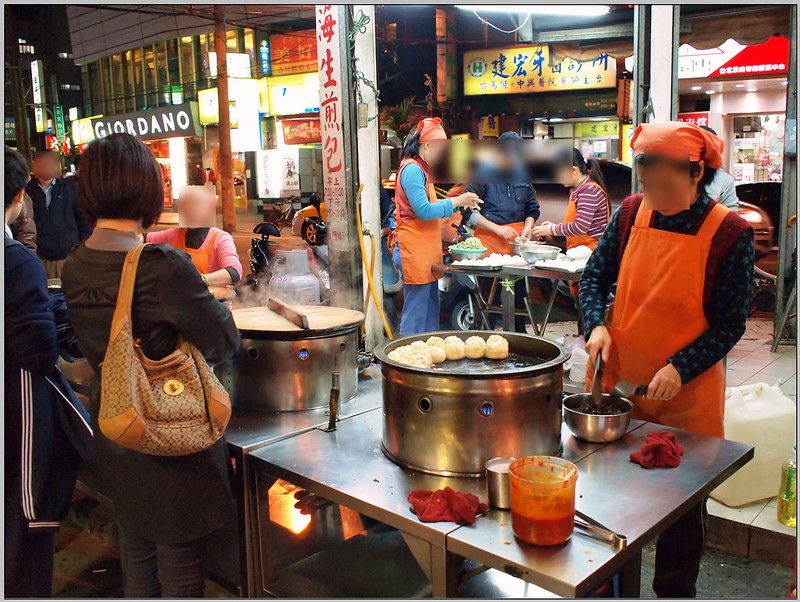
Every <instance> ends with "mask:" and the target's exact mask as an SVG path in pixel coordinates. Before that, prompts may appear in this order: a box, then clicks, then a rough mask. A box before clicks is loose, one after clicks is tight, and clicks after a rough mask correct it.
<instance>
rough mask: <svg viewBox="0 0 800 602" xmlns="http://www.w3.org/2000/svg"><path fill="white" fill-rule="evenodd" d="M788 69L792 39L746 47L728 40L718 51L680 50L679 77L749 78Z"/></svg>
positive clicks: (774, 39) (686, 47)
mask: <svg viewBox="0 0 800 602" xmlns="http://www.w3.org/2000/svg"><path fill="white" fill-rule="evenodd" d="M788 69H789V40H788V39H787V38H782V37H780V36H773V37H771V38H770V39H769V40H767V41H766V42H764V43H763V44H752V45H750V46H745V45H743V44H739V42H737V41H736V40H727V41H726V42H724V43H723V44H720V45H719V46H718V47H717V48H710V49H708V50H697V49H696V48H694V47H692V46H690V45H689V44H682V45H681V46H680V48H678V77H679V78H680V79H696V78H704V77H715V78H716V77H723V78H724V77H738V78H743V77H745V78H746V77H750V76H753V75H775V74H781V73H786V72H787V71H788Z"/></svg>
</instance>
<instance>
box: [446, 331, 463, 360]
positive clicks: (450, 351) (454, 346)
mask: <svg viewBox="0 0 800 602" xmlns="http://www.w3.org/2000/svg"><path fill="white" fill-rule="evenodd" d="M444 351H445V354H446V355H447V359H449V360H463V359H464V358H465V357H466V354H465V352H464V341H462V340H461V339H459V338H458V337H457V336H451V337H447V338H446V339H445V340H444Z"/></svg>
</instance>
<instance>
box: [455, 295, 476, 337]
mask: <svg viewBox="0 0 800 602" xmlns="http://www.w3.org/2000/svg"><path fill="white" fill-rule="evenodd" d="M450 326H451V327H452V329H453V330H464V331H466V330H474V329H475V315H474V314H473V312H472V308H471V307H470V304H469V299H461V300H460V301H459V302H458V303H456V304H455V305H454V306H453V310H452V311H451V312H450Z"/></svg>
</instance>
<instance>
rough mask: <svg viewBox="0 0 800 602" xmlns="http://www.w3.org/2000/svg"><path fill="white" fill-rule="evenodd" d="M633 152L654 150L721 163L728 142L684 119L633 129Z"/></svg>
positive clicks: (690, 158) (672, 155) (679, 157)
mask: <svg viewBox="0 0 800 602" xmlns="http://www.w3.org/2000/svg"><path fill="white" fill-rule="evenodd" d="M631 148H632V149H633V154H634V155H642V154H645V153H648V154H649V153H653V154H657V155H665V156H668V157H672V158H675V159H680V160H684V161H685V160H687V159H688V160H689V161H703V163H705V165H706V166H707V167H713V168H715V169H716V168H719V167H722V151H723V150H724V149H725V143H724V142H723V141H722V140H721V139H720V138H718V137H717V136H715V135H714V134H712V133H711V132H707V131H706V130H704V129H703V128H700V127H697V126H696V125H694V124H691V123H683V122H681V121H665V122H659V123H643V124H642V125H640V126H639V127H637V128H636V131H635V132H633V138H632V139H631Z"/></svg>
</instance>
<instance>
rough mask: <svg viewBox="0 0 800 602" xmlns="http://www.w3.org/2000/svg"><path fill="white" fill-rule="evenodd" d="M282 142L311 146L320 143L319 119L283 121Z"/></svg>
mask: <svg viewBox="0 0 800 602" xmlns="http://www.w3.org/2000/svg"><path fill="white" fill-rule="evenodd" d="M281 127H282V128H283V141H284V142H285V143H286V144H311V143H314V142H322V129H321V127H320V122H319V119H284V120H282V121H281Z"/></svg>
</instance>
